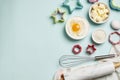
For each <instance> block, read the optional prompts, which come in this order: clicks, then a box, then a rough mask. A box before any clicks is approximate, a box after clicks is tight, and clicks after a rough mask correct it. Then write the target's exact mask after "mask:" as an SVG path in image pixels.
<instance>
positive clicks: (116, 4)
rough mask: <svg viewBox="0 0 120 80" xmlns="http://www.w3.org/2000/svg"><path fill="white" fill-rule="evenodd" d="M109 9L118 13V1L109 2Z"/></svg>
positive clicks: (119, 4) (119, 1)
mask: <svg viewBox="0 0 120 80" xmlns="http://www.w3.org/2000/svg"><path fill="white" fill-rule="evenodd" d="M109 5H110V7H111V9H113V10H117V11H120V0H118V1H117V0H109Z"/></svg>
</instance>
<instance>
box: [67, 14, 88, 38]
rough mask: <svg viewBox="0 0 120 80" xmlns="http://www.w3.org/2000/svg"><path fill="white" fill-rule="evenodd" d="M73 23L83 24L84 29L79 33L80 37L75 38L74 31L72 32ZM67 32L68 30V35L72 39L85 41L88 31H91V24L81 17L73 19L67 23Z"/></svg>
mask: <svg viewBox="0 0 120 80" xmlns="http://www.w3.org/2000/svg"><path fill="white" fill-rule="evenodd" d="M71 21H75V22H80V24H81V23H82V25H83V26H81V28H82V29H81V31H80V33H79V36H75V35H74V34H73V33H72V31H71V30H70V28H71V25H70V23H71ZM65 30H66V33H67V34H68V36H69V37H71V38H72V39H75V40H80V39H83V38H84V37H86V36H87V34H88V31H89V23H88V21H87V20H86V19H84V18H82V17H79V16H76V17H72V18H70V19H69V20H68V21H67V23H66V26H65Z"/></svg>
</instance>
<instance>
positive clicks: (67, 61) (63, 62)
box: [59, 54, 115, 68]
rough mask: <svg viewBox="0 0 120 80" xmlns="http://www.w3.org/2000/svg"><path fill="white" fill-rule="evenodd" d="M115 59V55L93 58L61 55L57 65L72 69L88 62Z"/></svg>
mask: <svg viewBox="0 0 120 80" xmlns="http://www.w3.org/2000/svg"><path fill="white" fill-rule="evenodd" d="M112 57H115V54H109V55H101V56H95V57H88V56H77V55H63V56H62V57H61V58H60V59H59V64H60V66H62V67H66V68H68V67H73V66H76V65H79V64H81V63H84V62H88V61H96V60H101V59H106V58H112Z"/></svg>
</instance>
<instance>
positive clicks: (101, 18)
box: [89, 2, 110, 24]
mask: <svg viewBox="0 0 120 80" xmlns="http://www.w3.org/2000/svg"><path fill="white" fill-rule="evenodd" d="M96 12H97V13H96ZM109 16H110V9H109V8H108V6H107V5H106V4H105V3H102V2H96V3H95V4H93V5H92V6H91V7H90V8H89V18H90V19H91V20H92V21H93V22H94V23H96V24H102V23H105V22H107V21H108V19H109Z"/></svg>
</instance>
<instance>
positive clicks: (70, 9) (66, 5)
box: [63, 0, 83, 14]
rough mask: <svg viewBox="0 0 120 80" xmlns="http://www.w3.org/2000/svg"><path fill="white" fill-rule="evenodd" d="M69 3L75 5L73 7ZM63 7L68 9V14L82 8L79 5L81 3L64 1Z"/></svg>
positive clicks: (74, 0) (77, 0)
mask: <svg viewBox="0 0 120 80" xmlns="http://www.w3.org/2000/svg"><path fill="white" fill-rule="evenodd" d="M71 3H75V5H74V6H72V5H71ZM63 6H64V7H66V8H67V9H68V11H69V13H70V14H71V13H72V12H73V11H74V10H76V9H82V8H83V5H82V4H81V2H80V1H79V0H65V1H64V2H63Z"/></svg>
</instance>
